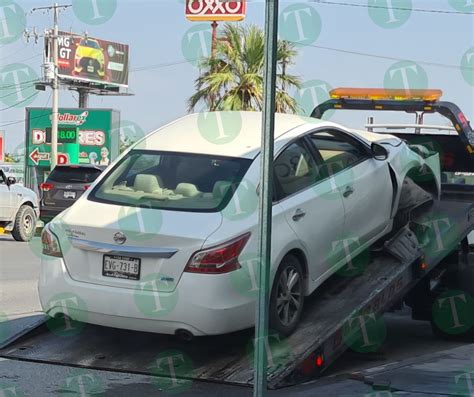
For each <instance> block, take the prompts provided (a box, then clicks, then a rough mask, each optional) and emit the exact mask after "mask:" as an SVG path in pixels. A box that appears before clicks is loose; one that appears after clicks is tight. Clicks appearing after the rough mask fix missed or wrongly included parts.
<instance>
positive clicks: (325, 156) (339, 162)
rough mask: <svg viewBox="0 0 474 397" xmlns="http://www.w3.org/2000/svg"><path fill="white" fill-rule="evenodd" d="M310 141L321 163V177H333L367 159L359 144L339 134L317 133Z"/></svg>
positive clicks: (331, 132)
mask: <svg viewBox="0 0 474 397" xmlns="http://www.w3.org/2000/svg"><path fill="white" fill-rule="evenodd" d="M310 139H311V141H312V143H313V144H314V146H315V148H316V150H317V152H318V153H319V154H320V156H321V159H322V161H323V166H322V167H321V169H320V174H322V175H326V176H329V175H334V174H336V173H338V172H340V171H342V170H345V169H347V168H350V167H352V166H353V165H354V164H356V163H358V162H360V161H363V160H365V159H368V158H369V156H368V154H367V152H366V151H365V150H364V148H363V147H362V144H361V143H359V142H357V141H355V140H353V139H351V138H350V137H345V136H344V135H343V134H342V133H339V132H333V131H317V132H314V133H313V134H311V135H310Z"/></svg>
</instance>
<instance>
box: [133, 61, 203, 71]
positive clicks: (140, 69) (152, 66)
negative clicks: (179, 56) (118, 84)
mask: <svg viewBox="0 0 474 397" xmlns="http://www.w3.org/2000/svg"><path fill="white" fill-rule="evenodd" d="M197 60H198V59H192V60H189V61H188V60H185V59H184V60H182V61H176V62H167V63H158V64H156V65H149V66H142V67H139V68H135V69H131V70H130V73H134V72H143V71H145V70H150V69H161V68H166V67H169V66H175V65H181V64H184V63H190V62H195V61H197Z"/></svg>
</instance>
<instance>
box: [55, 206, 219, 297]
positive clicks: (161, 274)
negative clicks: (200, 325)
mask: <svg viewBox="0 0 474 397" xmlns="http://www.w3.org/2000/svg"><path fill="white" fill-rule="evenodd" d="M221 222H222V215H221V214H220V212H215V213H200V212H180V211H167V210H157V209H150V208H138V207H127V206H119V205H111V204H103V203H97V202H93V201H86V200H80V201H79V202H78V203H77V205H76V206H75V207H74V211H68V212H66V213H65V214H64V216H62V217H60V218H59V219H58V220H57V221H56V222H55V223H56V224H55V225H54V226H55V227H54V230H57V229H60V231H59V232H58V233H57V234H59V235H61V237H60V243H61V249H62V251H63V256H64V261H65V264H66V268H67V270H68V272H69V274H70V276H71V277H72V278H73V279H74V280H76V281H81V282H88V283H93V284H99V285H107V286H111V287H121V288H130V289H134V288H137V284H138V283H141V285H140V288H141V289H142V290H143V289H147V290H150V291H163V292H171V291H173V290H174V289H175V288H176V285H177V283H178V282H179V279H180V277H181V275H182V273H183V271H184V269H185V267H186V264H187V262H188V260H189V258H190V257H191V255H192V254H193V253H194V252H196V251H198V250H199V249H201V248H202V245H203V243H204V241H205V240H206V238H207V237H208V236H209V235H210V234H212V233H213V232H215V231H216V230H217V229H218V228H219V226H220V225H221ZM54 230H53V231H54ZM109 257H119V259H120V257H122V258H126V261H125V262H126V263H128V261H129V260H130V261H131V263H132V264H136V263H138V262H140V272H139V278H138V280H134V279H124V278H116V277H111V276H110V272H109V276H107V275H104V273H103V270H104V260H109V259H110V258H109ZM107 266H108V265H107ZM106 273H107V272H106ZM112 273H113V272H112Z"/></svg>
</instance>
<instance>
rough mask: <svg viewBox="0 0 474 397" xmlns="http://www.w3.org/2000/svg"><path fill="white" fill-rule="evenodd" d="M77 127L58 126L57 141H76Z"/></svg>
mask: <svg viewBox="0 0 474 397" xmlns="http://www.w3.org/2000/svg"><path fill="white" fill-rule="evenodd" d="M77 139H78V133H77V128H67V127H66V128H63V127H59V128H58V143H77Z"/></svg>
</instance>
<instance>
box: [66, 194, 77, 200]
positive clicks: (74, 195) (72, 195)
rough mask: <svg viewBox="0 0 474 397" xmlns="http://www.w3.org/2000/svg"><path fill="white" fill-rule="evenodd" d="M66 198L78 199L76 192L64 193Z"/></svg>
mask: <svg viewBox="0 0 474 397" xmlns="http://www.w3.org/2000/svg"><path fill="white" fill-rule="evenodd" d="M64 198H71V199H75V198H76V192H64Z"/></svg>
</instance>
